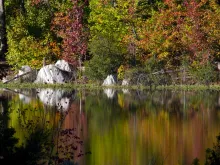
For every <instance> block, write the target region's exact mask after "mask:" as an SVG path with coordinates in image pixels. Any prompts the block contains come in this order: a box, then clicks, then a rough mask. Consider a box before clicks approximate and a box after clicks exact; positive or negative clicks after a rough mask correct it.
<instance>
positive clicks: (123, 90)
mask: <svg viewBox="0 0 220 165" xmlns="http://www.w3.org/2000/svg"><path fill="white" fill-rule="evenodd" d="M122 92H123V93H124V94H129V93H130V92H129V90H128V89H124V88H123V89H122Z"/></svg>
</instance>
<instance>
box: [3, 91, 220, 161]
mask: <svg viewBox="0 0 220 165" xmlns="http://www.w3.org/2000/svg"><path fill="white" fill-rule="evenodd" d="M219 109H220V93H219V92H213V91H196V92H195V91H194V92H192V91H172V90H161V91H159V90H157V91H148V90H126V89H123V90H114V89H104V90H88V89H87V90H84V89H79V90H77V89H75V90H70V89H68V90H64V89H29V90H27V89H0V163H1V164H16V165H18V164H22V165H24V164H72V165H73V164H78V165H144V164H164V165H177V164H180V165H185V164H191V163H192V161H193V159H195V158H196V157H197V158H198V159H199V160H200V163H201V164H204V160H205V150H206V149H207V148H212V147H213V143H215V142H216V136H217V135H218V134H219V132H220V111H219Z"/></svg>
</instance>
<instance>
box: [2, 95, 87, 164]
mask: <svg viewBox="0 0 220 165" xmlns="http://www.w3.org/2000/svg"><path fill="white" fill-rule="evenodd" d="M3 103H4V104H3ZM2 107H3V109H4V111H3V113H2V114H1V116H0V126H1V127H0V128H1V129H0V164H1V165H2V164H3V165H4V164H17V165H26V164H27V165H32V164H33V165H37V164H42V165H43V164H63V163H68V164H70V165H74V164H75V163H74V160H75V157H81V156H84V155H87V154H90V152H81V151H79V152H78V151H77V152H76V151H75V149H76V147H77V145H80V146H82V145H83V141H82V140H81V138H80V137H79V136H77V134H76V132H75V130H70V129H63V128H62V125H63V122H64V120H65V118H66V115H67V114H68V112H65V113H61V112H57V111H56V109H49V108H47V110H45V109H44V107H43V105H42V103H39V102H38V101H36V100H35V101H34V100H32V101H31V102H30V104H27V103H26V104H24V103H22V102H21V101H19V99H18V97H17V96H16V97H13V100H12V101H10V103H9V104H8V100H7V98H6V99H5V100H4V102H2ZM9 109H10V111H9ZM10 117H12V118H13V120H12V119H10ZM9 121H10V122H9ZM15 121H16V122H15ZM8 123H10V125H11V126H15V127H16V131H17V130H18V131H19V134H18V135H19V136H17V137H21V138H23V140H22V142H23V143H22V144H21V143H18V142H19V141H20V140H21V139H18V138H14V136H15V133H16V132H15V129H14V128H8V127H9V126H8ZM11 123H13V124H11ZM20 134H22V136H20ZM61 139H66V140H67V141H62V140H61ZM78 148H79V147H78ZM61 149H62V153H63V154H61V152H60V151H61ZM74 154H75V157H74Z"/></svg>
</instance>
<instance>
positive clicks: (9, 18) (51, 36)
mask: <svg viewBox="0 0 220 165" xmlns="http://www.w3.org/2000/svg"><path fill="white" fill-rule="evenodd" d="M0 6H1V7H0V23H1V25H0V39H1V51H0V55H1V59H3V60H4V59H5V60H6V61H7V63H9V64H10V65H11V66H12V67H13V68H14V69H15V70H16V69H19V68H20V67H21V66H23V65H29V66H31V67H33V68H36V69H39V68H41V67H42V61H43V59H46V63H47V64H49V63H53V62H55V61H56V60H58V59H64V60H66V61H68V62H69V63H71V64H72V65H74V66H76V67H77V66H80V67H81V66H84V67H85V68H86V69H85V73H83V74H85V75H86V77H87V78H88V79H89V80H91V82H95V81H99V80H103V79H104V78H105V77H106V76H107V75H109V74H115V75H117V78H118V80H123V79H124V78H130V77H131V79H132V78H133V77H135V75H137V74H138V75H140V74H143V73H145V74H149V73H154V72H158V71H161V70H162V71H164V72H165V71H170V70H172V71H173V70H182V69H184V73H185V70H187V72H188V71H189V75H190V76H191V78H192V79H193V80H192V82H193V83H194V82H195V81H198V82H199V83H209V82H216V81H218V68H217V63H218V61H219V60H220V0H0ZM149 77H151V79H152V80H153V82H156V80H155V79H156V78H155V76H149ZM185 77H187V76H185ZM134 79H135V78H134ZM158 81H159V80H158ZM148 83H149V81H148Z"/></svg>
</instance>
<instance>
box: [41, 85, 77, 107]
mask: <svg viewBox="0 0 220 165" xmlns="http://www.w3.org/2000/svg"><path fill="white" fill-rule="evenodd" d="M37 93H38V94H37V95H38V97H39V98H40V100H41V101H42V102H43V104H45V105H49V106H52V107H56V109H57V110H59V111H67V110H68V109H69V106H70V101H71V99H74V98H75V91H65V90H61V89H56V90H54V89H38V90H37Z"/></svg>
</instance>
